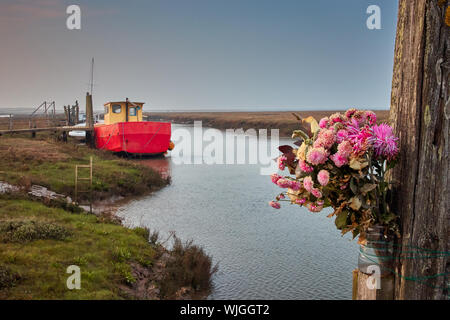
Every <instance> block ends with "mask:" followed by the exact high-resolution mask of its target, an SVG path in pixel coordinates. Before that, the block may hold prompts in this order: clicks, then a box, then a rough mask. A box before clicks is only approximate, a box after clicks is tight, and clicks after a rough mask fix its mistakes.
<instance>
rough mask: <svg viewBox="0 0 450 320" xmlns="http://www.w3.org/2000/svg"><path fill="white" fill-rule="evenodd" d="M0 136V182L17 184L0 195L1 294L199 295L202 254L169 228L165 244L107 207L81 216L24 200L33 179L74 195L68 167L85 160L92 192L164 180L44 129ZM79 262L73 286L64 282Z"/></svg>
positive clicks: (122, 190) (137, 188)
mask: <svg viewBox="0 0 450 320" xmlns="http://www.w3.org/2000/svg"><path fill="white" fill-rule="evenodd" d="M41 137H42V138H41V139H30V138H26V137H23V136H22V137H17V136H16V137H6V136H2V137H0V158H1V159H2V161H0V181H6V182H8V183H9V184H12V185H15V186H20V187H22V188H21V189H20V191H17V190H16V191H13V192H12V193H8V194H0V299H186V298H204V297H205V296H206V295H207V294H208V293H209V291H210V290H211V277H212V274H213V273H214V272H215V268H214V267H213V266H212V262H211V258H210V257H209V256H208V255H206V254H205V253H204V252H203V249H202V248H200V247H198V246H196V245H193V244H192V243H191V242H186V243H183V242H181V241H180V240H179V239H177V238H176V237H175V236H174V246H173V249H171V250H167V249H165V248H164V247H163V246H162V245H161V244H160V242H159V240H158V235H157V233H156V232H153V233H150V231H149V230H147V229H145V228H136V229H128V228H126V227H124V226H122V225H121V224H120V221H118V220H117V218H115V217H114V216H111V215H110V213H108V214H98V215H90V214H87V213H86V212H85V211H84V210H82V209H81V208H79V207H77V206H74V205H70V206H69V205H67V204H66V203H63V202H54V201H44V200H42V201H43V202H40V201H38V200H34V199H32V198H31V197H30V196H29V195H28V194H27V191H28V188H29V187H30V186H31V185H33V184H38V185H42V186H45V187H47V188H49V189H50V190H52V191H55V192H57V193H61V194H65V195H70V196H73V192H74V168H75V165H76V164H87V163H88V162H89V157H90V156H92V157H93V159H94V170H93V171H94V177H93V178H94V179H93V180H94V181H93V186H94V192H95V199H96V200H100V199H104V198H109V197H114V196H136V195H141V194H145V193H148V192H150V191H153V190H157V189H159V188H162V187H163V186H165V185H166V184H167V183H168V181H167V180H165V179H163V178H161V176H160V174H159V173H158V172H156V171H154V170H152V169H151V168H149V167H146V166H142V165H140V164H136V163H134V162H133V161H130V160H124V159H120V158H117V157H116V156H114V155H112V154H110V153H108V152H103V151H98V150H92V149H89V148H87V147H85V146H77V145H74V144H70V143H61V142H56V141H54V140H52V139H50V138H49V137H45V136H44V135H42V136H41ZM71 265H76V266H78V267H80V271H81V289H80V290H69V289H68V288H67V286H66V281H67V278H68V277H69V276H70V274H67V273H66V271H67V268H68V267H69V266H71Z"/></svg>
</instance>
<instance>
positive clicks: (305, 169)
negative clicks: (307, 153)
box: [298, 160, 314, 173]
mask: <svg viewBox="0 0 450 320" xmlns="http://www.w3.org/2000/svg"><path fill="white" fill-rule="evenodd" d="M298 165H299V166H300V170H302V171H303V172H306V173H309V172H313V171H314V168H313V167H311V166H310V165H308V164H307V163H306V161H304V160H299V162H298Z"/></svg>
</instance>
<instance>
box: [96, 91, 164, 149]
mask: <svg viewBox="0 0 450 320" xmlns="http://www.w3.org/2000/svg"><path fill="white" fill-rule="evenodd" d="M143 105H144V102H131V101H129V100H128V98H127V99H126V100H125V101H119V102H108V103H105V104H104V106H105V122H104V123H103V124H96V125H95V127H94V130H95V143H96V146H97V148H98V149H105V150H110V151H113V152H125V153H131V154H140V155H152V154H161V153H165V152H166V151H167V150H172V148H173V143H172V142H171V141H170V135H171V124H170V123H169V122H156V121H143V116H142V109H143Z"/></svg>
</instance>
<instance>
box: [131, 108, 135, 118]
mask: <svg viewBox="0 0 450 320" xmlns="http://www.w3.org/2000/svg"><path fill="white" fill-rule="evenodd" d="M130 116H133V117H134V116H136V108H133V107H132V108H130Z"/></svg>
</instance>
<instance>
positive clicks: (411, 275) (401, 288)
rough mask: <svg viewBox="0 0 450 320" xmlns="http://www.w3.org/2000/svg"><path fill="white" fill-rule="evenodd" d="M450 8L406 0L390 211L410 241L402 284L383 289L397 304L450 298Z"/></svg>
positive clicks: (398, 53) (442, 0) (404, 250)
mask: <svg viewBox="0 0 450 320" xmlns="http://www.w3.org/2000/svg"><path fill="white" fill-rule="evenodd" d="M449 2H450V1H448V0H400V1H399V12H398V24H397V36H396V43H395V57H394V74H393V81H392V95H391V110H390V122H391V124H392V125H393V127H394V129H395V132H396V134H397V136H398V137H399V146H400V154H399V163H398V165H397V167H396V168H395V169H394V170H393V172H392V175H391V177H390V178H391V182H392V183H393V191H394V194H393V199H392V201H391V204H390V205H391V208H392V209H393V211H394V212H396V213H397V214H399V215H400V221H399V222H400V229H401V230H400V231H401V234H402V238H401V239H399V240H398V241H397V243H396V248H397V252H396V254H395V258H396V259H395V263H394V270H395V273H393V275H392V276H393V278H394V279H393V281H392V283H391V286H388V287H385V288H383V287H382V288H381V291H383V290H384V291H385V293H387V294H388V295H389V294H390V295H391V296H392V298H393V299H448V297H449V295H450V292H449V281H448V277H449V275H450V273H449V272H450V259H449V255H448V251H449V247H450V246H449V244H450V237H449V232H450V228H449V222H450V206H449V203H450V197H449V194H450V185H449V184H450V177H449V138H450V132H449V128H450V126H449V119H450V99H449V89H450V88H449V70H450V26H449V25H448V23H449V18H450V11H449ZM446 14H447V16H446ZM446 18H447V20H446ZM382 285H383V283H382ZM390 287H392V288H390ZM358 289H359V288H358ZM389 290H391V291H392V292H391V293H389V292H386V291H389ZM366 297H367V295H366ZM372 297H373V298H376V299H378V294H376V295H375V296H374V295H373V294H372ZM363 298H364V297H363ZM369 298H370V297H369Z"/></svg>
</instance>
